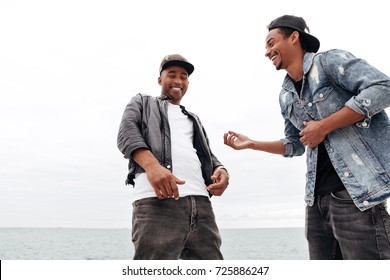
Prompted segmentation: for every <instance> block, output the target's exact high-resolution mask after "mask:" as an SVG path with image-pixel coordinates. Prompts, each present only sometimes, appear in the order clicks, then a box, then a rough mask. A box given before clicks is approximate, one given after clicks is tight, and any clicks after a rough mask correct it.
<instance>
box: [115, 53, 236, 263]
mask: <svg viewBox="0 0 390 280" xmlns="http://www.w3.org/2000/svg"><path fill="white" fill-rule="evenodd" d="M193 71H194V66H193V65H192V64H191V63H189V62H188V61H187V59H185V58H184V57H183V56H181V55H179V54H173V55H167V56H165V57H164V59H163V60H162V62H161V65H160V76H159V77H158V83H159V85H160V86H161V96H159V97H152V96H147V95H142V94H138V95H136V96H134V97H133V98H132V100H131V102H130V103H129V104H128V105H127V107H126V109H125V112H124V114H123V117H122V121H121V124H120V129H119V134H118V147H119V150H120V151H121V152H122V153H123V155H124V157H125V158H126V159H129V173H128V177H127V183H128V184H132V185H134V188H133V200H134V202H133V219H132V235H133V243H134V246H135V255H134V259H206V260H207V259H223V257H222V254H221V252H220V246H221V237H220V234H219V231H218V227H217V225H216V221H215V217H214V212H213V209H212V206H211V202H210V199H209V197H210V196H211V195H216V196H220V195H222V193H223V192H224V191H225V189H226V187H227V186H228V183H229V176H228V173H227V170H226V169H225V168H224V167H223V166H222V164H221V163H220V162H219V161H218V159H217V158H216V157H215V156H214V155H213V153H212V152H211V149H210V146H209V141H208V138H207V135H206V131H205V130H204V128H203V126H202V124H201V122H200V120H199V118H198V116H196V115H195V114H193V113H191V112H188V111H187V110H186V109H185V107H184V106H182V105H181V100H182V98H183V97H184V95H185V93H186V91H187V88H188V84H189V81H188V78H189V76H190V75H191V73H192V72H193Z"/></svg>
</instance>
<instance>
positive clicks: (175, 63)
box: [160, 60, 195, 76]
mask: <svg viewBox="0 0 390 280" xmlns="http://www.w3.org/2000/svg"><path fill="white" fill-rule="evenodd" d="M171 66H180V67H183V68H184V69H186V71H187V73H188V76H189V75H191V74H192V72H194V69H195V67H194V65H192V64H191V63H189V62H186V61H181V60H171V61H168V62H166V63H165V64H164V66H163V67H162V68H161V71H160V74H161V72H162V71H164V70H165V69H166V68H168V67H171Z"/></svg>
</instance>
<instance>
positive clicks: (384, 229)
mask: <svg viewBox="0 0 390 280" xmlns="http://www.w3.org/2000/svg"><path fill="white" fill-rule="evenodd" d="M345 193H346V191H344V193H335V194H332V195H331V203H330V205H331V206H330V217H331V222H332V225H333V228H334V233H335V237H336V238H337V240H338V242H339V244H340V248H341V251H342V254H343V257H344V258H345V259H355V260H359V259H360V260H372V259H390V238H389V230H390V218H389V214H388V212H387V210H386V206H385V204H384V203H382V204H379V205H377V206H374V207H372V208H370V209H368V210H366V211H363V212H362V211H360V210H359V209H358V208H357V207H356V206H355V204H354V203H353V201H352V199H351V198H350V197H349V196H348V195H347V196H346V195H345Z"/></svg>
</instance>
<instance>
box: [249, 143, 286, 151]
mask: <svg viewBox="0 0 390 280" xmlns="http://www.w3.org/2000/svg"><path fill="white" fill-rule="evenodd" d="M248 148H249V149H252V150H256V151H263V152H267V153H272V154H278V155H284V153H285V146H284V144H283V142H282V141H280V140H279V141H256V140H251V144H250V145H249V147H248Z"/></svg>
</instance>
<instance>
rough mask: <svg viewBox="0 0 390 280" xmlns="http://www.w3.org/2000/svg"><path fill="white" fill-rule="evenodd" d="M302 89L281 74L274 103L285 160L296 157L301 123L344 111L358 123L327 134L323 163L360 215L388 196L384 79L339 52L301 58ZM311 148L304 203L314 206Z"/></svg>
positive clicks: (387, 90)
mask: <svg viewBox="0 0 390 280" xmlns="http://www.w3.org/2000/svg"><path fill="white" fill-rule="evenodd" d="M303 70H304V76H303V81H302V90H301V93H300V94H298V93H297V92H296V90H295V87H294V84H293V82H292V80H291V79H290V78H289V76H288V75H287V76H286V78H285V80H284V82H283V85H282V91H281V93H280V97H279V102H280V106H281V111H282V115H283V117H284V120H285V138H284V139H282V141H283V143H284V145H285V149H286V152H285V155H284V156H286V157H293V156H299V155H302V154H303V153H304V152H305V147H304V146H303V144H302V143H301V142H300V141H299V138H300V136H299V132H300V131H301V130H302V129H304V125H303V121H310V120H322V119H324V118H326V117H328V116H329V115H331V114H333V113H335V112H337V111H339V110H340V109H342V108H343V107H344V106H348V107H349V108H351V109H352V110H354V111H356V112H357V113H360V114H362V115H364V116H365V118H364V120H363V121H361V122H359V123H356V124H354V125H350V126H347V127H344V128H341V129H337V130H335V131H333V132H331V133H329V134H328V135H327V137H326V138H325V140H324V145H325V148H326V150H327V152H328V154H329V158H330V160H331V162H332V164H333V166H334V168H335V170H336V172H337V174H338V175H339V177H340V179H341V181H342V182H343V184H344V186H345V187H346V189H347V191H348V192H349V194H350V195H351V197H352V199H353V201H354V203H355V205H356V206H357V207H358V208H359V209H360V210H361V211H364V210H366V209H369V208H370V207H372V206H374V205H377V204H379V203H382V202H386V199H387V198H388V197H390V121H389V118H388V116H387V114H386V112H385V111H384V109H385V108H386V107H388V106H390V79H389V77H387V76H386V75H384V74H383V73H381V72H380V71H378V70H377V69H375V68H374V67H372V66H370V65H369V64H368V63H367V62H366V61H364V60H362V59H358V58H356V57H354V56H353V55H352V54H351V53H349V52H346V51H342V50H329V51H327V52H322V53H318V54H314V53H306V54H305V56H304V63H303ZM317 150H318V149H317V148H314V149H309V148H308V149H307V152H306V155H307V174H306V190H305V201H306V203H307V204H308V205H310V206H312V205H313V203H314V186H315V180H316V169H317V168H316V167H317Z"/></svg>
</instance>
